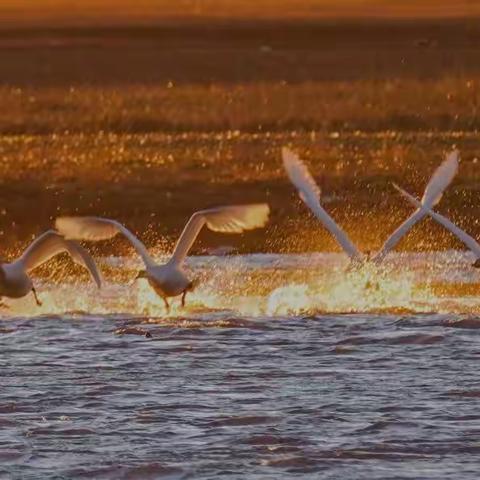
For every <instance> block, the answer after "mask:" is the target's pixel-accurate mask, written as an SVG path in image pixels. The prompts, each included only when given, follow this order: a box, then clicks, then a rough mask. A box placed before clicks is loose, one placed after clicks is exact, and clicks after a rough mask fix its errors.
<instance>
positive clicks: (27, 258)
mask: <svg viewBox="0 0 480 480" xmlns="http://www.w3.org/2000/svg"><path fill="white" fill-rule="evenodd" d="M62 252H67V253H68V254H69V255H70V256H71V257H72V259H73V260H74V261H75V263H77V264H79V265H81V266H82V267H84V268H86V269H87V270H88V271H89V273H90V276H91V277H92V279H93V280H94V281H95V283H96V284H97V286H98V288H100V287H101V285H102V279H101V276H100V273H99V271H98V269H97V266H96V264H95V262H94V260H93V258H92V257H91V256H90V254H89V253H88V252H87V251H86V250H85V249H83V248H82V247H81V246H80V245H78V244H77V243H76V242H74V241H71V240H66V239H65V238H63V237H62V236H61V235H59V234H58V233H57V232H55V231H54V230H49V231H47V232H45V233H43V234H42V235H40V236H39V237H37V238H36V239H35V240H34V241H33V242H32V243H31V244H30V245H29V246H28V247H27V249H26V250H25V251H24V252H23V254H22V256H21V257H20V258H19V259H18V260H16V261H15V262H14V263H17V264H19V265H21V266H22V268H23V269H25V270H27V271H29V270H33V269H34V268H36V267H38V266H39V265H41V264H43V263H45V262H47V261H48V260H50V259H51V258H52V257H54V256H56V255H58V254H59V253H62Z"/></svg>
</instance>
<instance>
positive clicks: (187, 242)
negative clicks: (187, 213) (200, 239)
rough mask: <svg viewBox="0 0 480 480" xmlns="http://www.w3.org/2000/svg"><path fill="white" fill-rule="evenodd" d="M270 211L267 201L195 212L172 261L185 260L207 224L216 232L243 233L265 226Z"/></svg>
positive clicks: (178, 242) (186, 226)
mask: <svg viewBox="0 0 480 480" xmlns="http://www.w3.org/2000/svg"><path fill="white" fill-rule="evenodd" d="M269 213H270V208H269V206H268V205H267V204H266V203H260V204H252V205H233V206H226V207H217V208H211V209H208V210H200V211H199V212H196V213H194V214H193V215H192V216H191V217H190V220H189V221H188V222H187V224H186V225H185V228H184V229H183V232H182V234H181V235H180V238H179V239H178V241H177V244H176V246H175V249H174V252H173V255H172V259H171V260H170V262H171V263H172V264H176V265H179V264H180V263H182V262H183V260H184V259H185V257H186V256H187V254H188V252H189V250H190V248H191V246H192V245H193V243H194V242H195V239H196V238H197V236H198V234H199V233H200V230H201V229H202V227H203V225H205V224H206V225H207V227H208V228H209V229H210V230H213V231H214V232H222V233H241V232H243V231H245V230H252V229H254V228H260V227H263V226H264V225H265V224H266V223H267V221H268V215H269Z"/></svg>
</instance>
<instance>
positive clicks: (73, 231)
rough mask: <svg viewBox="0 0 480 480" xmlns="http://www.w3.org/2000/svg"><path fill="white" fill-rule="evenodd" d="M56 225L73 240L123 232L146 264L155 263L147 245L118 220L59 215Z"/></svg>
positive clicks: (96, 237) (94, 238)
mask: <svg viewBox="0 0 480 480" xmlns="http://www.w3.org/2000/svg"><path fill="white" fill-rule="evenodd" d="M55 227H56V229H57V230H58V231H59V232H60V233H61V234H62V235H64V236H65V238H67V239H72V240H93V241H97V240H106V239H108V238H112V237H114V236H115V235H117V233H121V234H123V235H124V236H125V237H126V238H127V240H128V241H129V242H130V243H131V244H132V245H133V247H134V248H135V250H136V251H137V253H138V254H139V255H140V256H141V257H142V260H143V262H144V263H145V265H147V266H148V265H153V264H154V262H153V260H152V258H151V257H150V255H149V254H148V251H147V249H146V247H145V245H144V244H143V243H142V242H141V241H140V240H139V239H138V238H137V237H136V236H135V235H134V234H133V233H132V232H131V231H130V230H128V229H127V228H126V227H124V226H123V225H122V224H121V223H120V222H117V221H116V220H111V219H109V218H100V217H59V218H57V219H56V221H55Z"/></svg>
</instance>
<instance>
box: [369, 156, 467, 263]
mask: <svg viewBox="0 0 480 480" xmlns="http://www.w3.org/2000/svg"><path fill="white" fill-rule="evenodd" d="M457 170H458V151H456V150H455V151H453V152H451V153H450V154H448V155H447V158H446V159H445V160H444V161H443V162H442V164H441V165H440V166H439V167H438V168H437V169H436V170H435V172H434V173H433V175H432V177H431V178H430V181H429V182H428V184H427V186H426V188H425V192H424V194H423V197H422V202H421V206H424V207H426V208H427V209H428V208H431V207H432V206H433V205H436V204H437V203H438V202H439V201H440V199H441V198H442V195H443V192H444V191H445V189H446V188H447V187H448V185H450V183H451V182H452V180H453V178H454V177H455V174H456V173H457ZM427 215H428V213H427V210H426V209H425V208H417V210H415V212H413V213H412V215H410V217H408V218H407V219H406V220H405V221H404V222H403V223H402V224H401V225H400V226H399V227H397V228H396V229H395V231H394V232H393V233H392V234H391V235H390V236H389V237H388V238H387V240H386V242H385V243H384V244H383V246H382V248H381V249H380V251H379V252H378V253H377V254H376V255H375V256H374V257H373V261H374V262H377V263H378V262H380V261H382V260H383V259H384V258H385V256H386V255H387V253H388V252H389V251H390V250H392V249H393V248H394V247H395V245H397V243H398V242H399V241H400V240H401V239H402V237H404V236H405V235H406V234H407V233H408V231H409V230H410V229H411V228H412V227H413V226H414V225H415V224H416V223H418V222H419V221H420V220H422V219H423V218H424V217H425V216H427Z"/></svg>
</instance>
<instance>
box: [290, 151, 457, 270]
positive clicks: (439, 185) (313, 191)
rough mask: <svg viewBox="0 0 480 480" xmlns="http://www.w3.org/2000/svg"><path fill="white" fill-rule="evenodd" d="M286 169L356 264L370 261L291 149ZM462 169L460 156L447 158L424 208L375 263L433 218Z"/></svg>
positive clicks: (398, 231)
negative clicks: (325, 203) (322, 199)
mask: <svg viewBox="0 0 480 480" xmlns="http://www.w3.org/2000/svg"><path fill="white" fill-rule="evenodd" d="M282 159H283V165H284V167H285V170H286V172H287V175H288V177H289V178H290V181H291V182H292V183H293V185H294V186H295V187H296V188H297V190H298V192H299V195H300V198H301V199H302V200H303V202H304V203H305V204H306V205H307V207H309V208H310V210H311V211H312V212H313V213H314V215H315V216H316V217H317V218H318V219H319V220H320V221H321V222H322V224H323V225H324V226H325V228H326V229H327V230H328V231H329V232H330V233H331V234H332V235H333V236H334V237H335V239H336V240H337V242H338V243H339V245H340V246H341V247H342V248H343V250H344V251H345V253H346V254H347V255H348V256H349V257H350V259H351V261H352V262H354V263H359V262H362V261H364V260H366V257H365V255H363V254H362V253H361V252H360V251H359V250H358V249H357V247H355V245H354V244H353V243H352V241H351V240H350V239H349V237H348V235H347V234H346V233H345V232H344V231H343V230H342V228H340V227H339V226H338V225H337V224H336V223H335V221H334V220H333V219H332V217H331V216H330V215H329V214H328V213H327V212H326V210H325V209H324V208H323V207H322V205H321V204H320V193H321V192H320V188H319V187H318V185H317V184H316V182H315V180H314V179H313V177H312V175H311V174H310V172H309V171H308V168H307V167H306V166H305V164H304V163H303V161H302V160H301V159H300V158H299V157H298V155H297V154H295V153H294V152H292V151H291V150H290V149H289V148H286V147H284V148H283V149H282ZM457 169H458V152H457V151H454V152H452V153H450V154H449V155H447V158H446V159H445V160H444V161H443V163H442V164H441V165H440V166H439V167H438V168H437V169H436V170H435V172H434V174H433V175H432V177H431V179H430V181H429V182H428V184H427V187H426V188H425V192H424V194H423V198H422V201H421V207H419V208H418V209H417V210H416V211H415V212H414V213H413V214H412V215H411V216H410V217H409V218H408V219H407V220H405V221H404V222H403V223H402V224H401V225H400V226H399V227H398V228H397V229H396V230H395V231H394V232H393V233H392V234H391V235H390V237H389V238H388V239H387V241H386V242H385V243H384V245H383V247H382V248H381V250H380V251H379V252H378V253H377V254H375V255H374V256H373V258H372V261H374V262H376V263H380V262H381V261H382V260H383V259H384V258H385V256H386V254H387V253H388V252H389V251H390V250H391V249H392V248H394V247H395V245H396V244H397V243H398V242H399V241H400V239H401V238H402V237H403V236H404V235H405V234H406V233H407V232H408V231H409V230H410V229H411V228H412V227H413V226H414V225H415V224H416V223H417V222H419V221H420V220H421V219H422V218H424V217H425V216H427V215H429V214H430V213H429V211H430V209H431V208H432V207H433V206H434V205H436V204H437V203H438V202H439V201H440V199H441V198H442V194H443V192H444V191H445V189H446V188H447V187H448V185H450V183H451V182H452V180H453V178H454V177H455V174H456V173H457Z"/></svg>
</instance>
